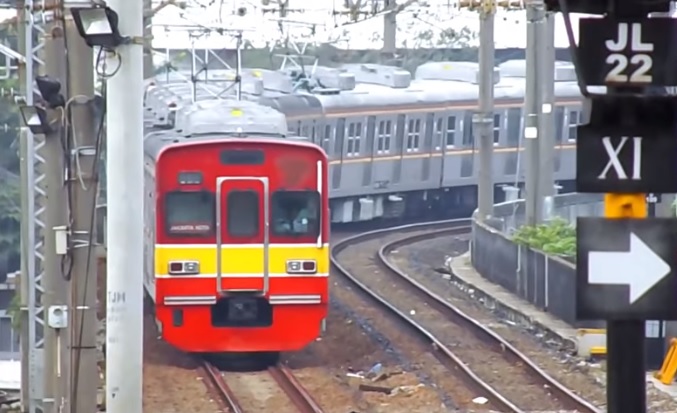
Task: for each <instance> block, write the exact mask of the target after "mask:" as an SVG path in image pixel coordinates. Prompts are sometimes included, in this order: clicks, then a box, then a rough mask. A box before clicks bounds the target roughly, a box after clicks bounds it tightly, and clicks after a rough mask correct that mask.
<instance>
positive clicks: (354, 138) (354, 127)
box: [346, 122, 362, 156]
mask: <svg viewBox="0 0 677 413" xmlns="http://www.w3.org/2000/svg"><path fill="white" fill-rule="evenodd" d="M361 137H362V122H357V123H351V124H350V125H348V140H347V142H348V147H347V149H346V155H347V156H357V155H359V154H360V138H361Z"/></svg>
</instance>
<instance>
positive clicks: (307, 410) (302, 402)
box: [268, 364, 324, 413]
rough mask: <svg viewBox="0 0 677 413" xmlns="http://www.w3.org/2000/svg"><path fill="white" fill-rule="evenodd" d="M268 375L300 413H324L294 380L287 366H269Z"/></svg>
mask: <svg viewBox="0 0 677 413" xmlns="http://www.w3.org/2000/svg"><path fill="white" fill-rule="evenodd" d="M268 373H269V374H270V375H271V376H272V377H273V379H275V381H276V382H277V384H278V385H279V386H280V388H281V389H282V390H283V391H284V392H285V394H286V395H287V396H288V397H289V399H290V400H291V401H292V403H294V406H296V408H297V409H298V410H299V412H300V413H323V412H324V411H323V410H322V408H321V407H320V406H319V405H318V404H317V402H316V401H315V400H314V399H313V398H312V396H311V395H310V394H309V393H308V391H306V389H305V388H304V387H303V386H302V385H301V383H299V382H298V380H296V377H294V373H292V372H291V370H290V369H289V368H288V367H287V366H284V365H282V364H277V365H275V366H271V367H269V368H268Z"/></svg>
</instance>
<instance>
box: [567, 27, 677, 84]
mask: <svg viewBox="0 0 677 413" xmlns="http://www.w3.org/2000/svg"><path fill="white" fill-rule="evenodd" d="M578 33H579V34H578V36H579V37H578V38H579V39H580V41H579V45H578V50H579V56H580V59H579V64H580V69H581V72H582V76H583V79H584V80H585V82H586V83H587V84H588V85H590V86H601V85H612V86H633V87H636V86H648V85H659V86H676V85H677V70H674V68H675V67H677V49H676V48H675V47H674V44H675V40H674V39H672V38H671V37H670V36H667V35H666V33H677V20H676V19H671V18H667V17H656V18H637V19H616V18H612V17H605V18H602V19H598V18H583V19H580V21H579V30H578Z"/></svg>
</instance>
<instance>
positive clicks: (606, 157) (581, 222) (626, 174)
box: [545, 0, 677, 413]
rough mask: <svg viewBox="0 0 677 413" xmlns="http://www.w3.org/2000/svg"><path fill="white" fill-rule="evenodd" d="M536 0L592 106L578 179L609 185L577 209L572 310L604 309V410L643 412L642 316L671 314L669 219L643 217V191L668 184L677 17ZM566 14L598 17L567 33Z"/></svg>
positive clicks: (581, 133) (648, 5) (596, 187)
mask: <svg viewBox="0 0 677 413" xmlns="http://www.w3.org/2000/svg"><path fill="white" fill-rule="evenodd" d="M545 3H546V9H547V10H549V11H555V12H562V13H563V17H564V24H565V28H566V31H567V36H568V38H569V42H570V44H571V46H572V47H571V50H572V57H573V61H574V64H575V65H576V71H577V74H578V83H579V86H580V89H581V93H582V94H583V96H584V98H585V99H586V100H587V107H588V108H589V112H588V113H587V115H588V116H585V117H584V119H587V123H586V124H584V125H580V126H579V127H578V139H577V149H576V154H577V162H576V183H577V186H578V188H577V190H578V191H579V192H592V193H606V194H607V195H606V197H605V210H604V212H605V217H604V218H578V220H577V265H576V267H577V271H576V272H577V287H576V312H577V317H578V318H579V319H581V320H589V319H596V320H599V319H604V320H607V370H608V371H607V411H608V412H609V413H646V411H647V406H646V371H645V370H646V369H645V358H644V347H645V321H646V320H656V319H658V320H677V303H676V302H675V300H674V293H675V291H676V290H677V256H676V255H675V253H674V251H675V250H676V249H677V237H676V236H675V233H677V220H675V219H665V218H663V219H661V218H648V219H647V200H649V199H653V198H654V197H656V196H659V194H660V193H674V192H676V191H677V139H675V132H676V131H677V121H676V120H675V113H677V111H676V109H677V98H676V97H675V96H670V95H669V94H668V93H667V89H666V87H669V86H676V85H677V75H676V74H675V73H674V71H671V70H670V68H671V67H675V65H677V48H675V46H674V40H673V39H672V33H675V32H676V30H677V20H674V19H671V18H665V17H649V14H652V13H665V12H667V11H669V10H670V1H666V0H659V1H656V2H647V1H643V0H629V1H628V0H603V1H592V2H591V1H583V0H545ZM570 13H585V14H596V15H602V16H601V18H584V19H581V20H580V22H579V33H578V34H579V36H578V39H579V40H578V44H576V41H575V39H574V35H573V28H572V24H571V17H570ZM600 87H604V88H605V89H606V90H603V89H602V88H600ZM649 193H651V195H652V196H651V197H649V198H647V195H648V194H649Z"/></svg>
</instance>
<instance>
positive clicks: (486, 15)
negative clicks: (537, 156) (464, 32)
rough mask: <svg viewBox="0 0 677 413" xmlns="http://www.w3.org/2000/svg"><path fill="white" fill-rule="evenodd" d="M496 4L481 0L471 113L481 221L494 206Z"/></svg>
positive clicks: (489, 213)
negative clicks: (476, 84) (477, 80)
mask: <svg viewBox="0 0 677 413" xmlns="http://www.w3.org/2000/svg"><path fill="white" fill-rule="evenodd" d="M495 15H496V3H495V1H494V0H484V1H483V2H482V8H481V10H480V50H479V65H480V75H479V77H480V85H479V87H480V90H479V113H477V114H475V115H474V116H473V130H474V132H473V133H474V138H475V141H476V142H477V141H479V148H480V165H479V185H478V193H477V206H478V217H477V218H478V219H479V220H480V221H484V220H485V219H486V218H487V217H488V216H491V215H492V212H493V208H494V176H493V152H494V16H495Z"/></svg>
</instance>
